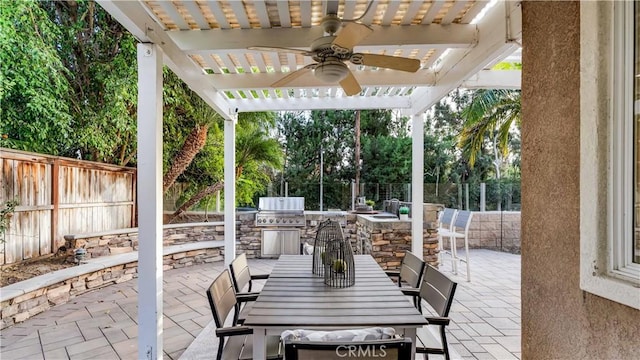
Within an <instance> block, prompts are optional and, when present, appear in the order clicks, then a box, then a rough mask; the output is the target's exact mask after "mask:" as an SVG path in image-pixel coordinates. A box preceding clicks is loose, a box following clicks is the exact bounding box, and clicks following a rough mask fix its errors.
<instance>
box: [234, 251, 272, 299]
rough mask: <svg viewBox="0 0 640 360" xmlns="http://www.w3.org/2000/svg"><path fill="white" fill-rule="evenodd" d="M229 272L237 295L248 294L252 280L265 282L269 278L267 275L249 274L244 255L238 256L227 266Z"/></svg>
mask: <svg viewBox="0 0 640 360" xmlns="http://www.w3.org/2000/svg"><path fill="white" fill-rule="evenodd" d="M229 270H230V271H231V278H232V279H233V284H234V286H235V289H236V292H237V293H238V294H240V293H250V292H251V286H252V285H253V280H265V279H268V278H269V274H252V273H251V271H250V270H249V263H248V262H247V254H245V253H242V254H240V255H238V256H237V257H236V258H235V259H234V260H233V261H232V262H231V264H229ZM245 288H246V291H245Z"/></svg>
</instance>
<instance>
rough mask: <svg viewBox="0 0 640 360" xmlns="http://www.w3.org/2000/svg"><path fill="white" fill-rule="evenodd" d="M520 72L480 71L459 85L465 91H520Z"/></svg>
mask: <svg viewBox="0 0 640 360" xmlns="http://www.w3.org/2000/svg"><path fill="white" fill-rule="evenodd" d="M521 79H522V71H520V70H482V71H480V72H478V73H477V74H475V75H473V76H471V77H469V78H468V79H467V80H465V81H463V82H462V84H460V87H463V88H466V89H520V86H521Z"/></svg>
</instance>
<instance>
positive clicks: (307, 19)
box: [98, 0, 522, 359]
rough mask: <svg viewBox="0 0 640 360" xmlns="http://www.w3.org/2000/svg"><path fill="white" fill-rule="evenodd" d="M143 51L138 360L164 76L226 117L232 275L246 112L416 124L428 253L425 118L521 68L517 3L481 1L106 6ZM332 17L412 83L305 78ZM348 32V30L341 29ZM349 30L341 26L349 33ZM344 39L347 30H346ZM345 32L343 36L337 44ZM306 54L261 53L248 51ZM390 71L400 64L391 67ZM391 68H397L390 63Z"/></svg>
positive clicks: (154, 272) (152, 316)
mask: <svg viewBox="0 0 640 360" xmlns="http://www.w3.org/2000/svg"><path fill="white" fill-rule="evenodd" d="M98 2H99V4H100V5H101V6H102V7H103V8H104V9H106V10H107V11H108V12H109V13H110V14H111V15H112V16H113V17H114V18H115V19H117V20H118V21H119V22H120V23H121V24H122V25H123V26H125V27H126V28H127V30H129V31H130V32H131V33H132V34H133V35H134V36H135V37H136V38H137V39H138V40H139V41H140V44H139V45H138V92H139V94H138V96H139V100H138V149H139V150H138V184H139V186H138V209H139V210H138V213H139V215H138V222H139V254H140V256H139V278H138V287H139V303H138V307H139V322H138V326H139V331H138V333H139V342H138V358H147V359H155V358H159V357H162V329H163V326H162V104H163V101H162V67H163V65H167V66H169V67H170V68H171V70H172V71H173V72H174V73H176V74H177V75H178V76H179V77H180V78H181V79H182V80H183V81H185V83H187V84H188V85H189V86H190V87H191V89H193V90H194V91H195V92H196V93H197V94H198V95H199V96H200V97H202V99H204V100H205V101H206V102H207V103H208V104H209V105H210V106H211V107H212V108H214V109H215V110H216V111H217V112H218V113H220V114H221V115H222V116H223V117H224V118H225V120H226V121H225V127H224V136H225V150H224V152H225V194H224V196H225V203H226V204H231V206H225V210H224V212H225V251H224V253H225V264H228V263H229V262H230V261H231V260H232V259H233V258H235V235H236V234H235V207H234V206H233V204H235V185H234V182H235V177H234V176H235V174H234V166H235V122H236V119H237V114H238V113H239V112H252V111H285V110H314V109H356V110H357V109H397V110H400V111H402V113H403V114H404V115H406V116H411V117H412V139H413V147H412V154H413V158H412V159H413V168H412V183H413V186H412V203H413V204H414V208H413V209H412V213H413V214H414V216H413V219H418V220H414V221H413V224H412V235H413V239H416V240H417V241H413V242H412V251H413V252H414V253H421V251H422V234H423V223H422V221H420V220H421V219H422V218H423V209H422V206H421V204H422V202H423V186H422V184H423V174H424V169H423V148H424V143H423V130H424V120H423V115H424V113H425V112H426V111H427V110H429V109H430V108H431V106H432V105H433V104H435V103H436V102H437V101H439V100H440V99H441V98H442V97H444V96H445V95H447V94H448V93H449V92H450V91H451V90H452V89H454V88H456V87H466V88H519V87H520V72H519V71H500V70H491V68H492V66H493V65H494V64H496V63H498V62H500V61H503V60H504V59H507V58H508V57H512V59H514V60H515V61H518V60H517V58H518V57H519V49H520V45H519V44H521V21H522V18H521V9H520V5H519V3H518V2H510V1H497V2H496V1H475V0H431V1H411V0H371V1H369V0H353V1H351V0H340V1H325V0H313V1H311V0H297V1H284V0H277V1H275V0H273V1H267V0H253V1H252V0H242V1H240V0H227V1H213V0H212V1H200V0H182V1H147V0H142V1H140V0H136V1H116V0H98ZM326 14H336V15H337V17H338V18H340V19H344V20H355V19H357V21H356V22H357V23H360V24H364V25H367V26H368V27H369V28H370V29H372V32H371V34H370V35H368V36H366V37H364V38H363V39H362V40H361V41H359V42H357V44H356V45H355V47H353V52H354V53H362V54H377V55H390V56H399V57H407V58H411V59H417V60H419V61H420V66H419V69H418V70H417V71H416V72H404V71H397V70H390V69H385V68H382V67H375V66H363V65H356V64H353V63H351V62H349V61H346V62H345V64H347V65H348V66H349V70H350V71H351V73H352V74H353V76H354V77H355V79H356V80H357V82H358V83H359V84H360V87H361V91H360V92H359V93H358V94H356V95H352V96H347V94H345V91H344V90H343V88H342V87H341V86H340V85H339V84H337V83H325V82H323V81H321V80H319V79H318V78H317V77H316V76H314V74H313V71H307V72H306V73H305V74H303V75H302V76H300V77H297V78H296V79H295V80H293V81H291V82H288V83H286V84H283V85H282V86H280V87H272V84H274V83H275V82H276V81H278V80H280V79H282V78H283V77H285V76H287V75H288V73H291V72H293V71H296V70H299V69H302V68H304V67H305V66H308V65H310V64H313V63H314V62H315V61H314V59H312V57H310V56H305V55H304V54H303V53H304V51H309V47H310V45H311V44H312V42H313V41H314V40H315V39H317V38H321V37H323V35H325V34H324V30H323V28H322V27H321V26H320V24H321V22H322V19H323V17H324V16H325V15H326ZM345 23H347V22H345ZM345 23H343V24H345ZM342 30H344V29H342ZM340 31H341V30H339V31H338V32H337V35H338V36H339V34H340ZM255 46H261V47H266V48H289V49H299V50H304V51H276V49H273V51H259V50H250V49H248V48H251V47H255ZM391 60H393V59H391ZM392 62H393V61H392Z"/></svg>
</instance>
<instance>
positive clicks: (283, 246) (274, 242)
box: [262, 229, 300, 257]
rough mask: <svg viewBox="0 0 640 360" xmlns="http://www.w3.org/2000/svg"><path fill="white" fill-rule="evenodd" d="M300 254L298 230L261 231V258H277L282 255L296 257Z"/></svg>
mask: <svg viewBox="0 0 640 360" xmlns="http://www.w3.org/2000/svg"><path fill="white" fill-rule="evenodd" d="M299 253H300V230H298V229H263V230H262V257H278V256H280V255H282V254H285V255H297V254H299Z"/></svg>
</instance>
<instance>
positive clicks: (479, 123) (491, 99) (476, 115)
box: [458, 89, 520, 179]
mask: <svg viewBox="0 0 640 360" xmlns="http://www.w3.org/2000/svg"><path fill="white" fill-rule="evenodd" d="M463 116H464V118H465V122H464V125H463V129H462V132H461V134H460V139H459V142H458V144H459V146H460V147H461V148H462V149H463V154H464V156H465V158H467V159H468V161H469V165H470V166H471V167H473V166H474V164H475V162H476V159H477V157H478V155H479V154H480V153H482V150H483V148H484V147H485V146H486V144H487V143H488V144H489V148H490V149H491V150H492V151H493V157H494V160H493V161H494V167H495V172H496V178H498V179H499V178H500V174H501V171H500V170H501V165H502V164H503V161H504V158H505V157H506V156H507V155H508V154H509V139H510V137H511V136H512V129H513V127H514V126H517V127H518V128H519V127H520V90H505V89H497V90H496V89H486V90H478V91H476V92H475V93H474V95H473V99H472V101H471V103H470V104H469V106H468V107H467V108H466V109H465V110H464V112H463Z"/></svg>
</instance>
